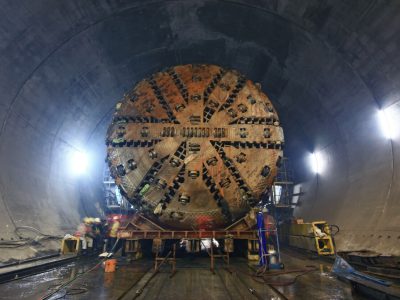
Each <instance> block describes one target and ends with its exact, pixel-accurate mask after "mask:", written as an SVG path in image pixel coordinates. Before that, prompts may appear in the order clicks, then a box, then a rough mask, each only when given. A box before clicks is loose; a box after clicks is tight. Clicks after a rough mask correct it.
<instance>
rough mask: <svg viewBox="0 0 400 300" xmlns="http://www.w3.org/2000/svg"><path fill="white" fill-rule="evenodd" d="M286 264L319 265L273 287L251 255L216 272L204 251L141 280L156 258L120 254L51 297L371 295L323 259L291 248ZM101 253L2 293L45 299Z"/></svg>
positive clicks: (2, 287) (292, 267)
mask: <svg viewBox="0 0 400 300" xmlns="http://www.w3.org/2000/svg"><path fill="white" fill-rule="evenodd" d="M282 260H283V262H284V263H285V270H286V271H290V270H296V269H303V268H305V267H306V266H315V267H316V268H315V270H314V271H311V272H308V273H306V274H304V275H302V276H299V277H297V278H296V280H295V282H294V283H293V284H291V285H288V286H274V287H271V286H269V285H267V284H266V283H260V282H258V280H255V279H257V278H254V277H252V276H251V274H252V271H251V269H250V268H249V267H248V261H247V260H246V259H244V258H232V259H231V263H230V267H229V270H230V271H233V273H230V272H228V271H227V269H225V267H224V264H222V263H221V262H219V263H218V264H217V265H216V270H215V274H214V275H213V274H212V273H211V271H210V269H209V266H210V265H209V262H210V261H209V259H208V258H204V257H196V258H189V257H185V258H181V259H178V261H177V272H176V274H175V275H174V276H172V277H170V275H171V273H170V269H169V266H163V267H162V268H161V271H160V272H159V273H158V274H157V275H156V276H154V277H153V279H152V280H151V281H149V282H148V284H147V285H146V286H143V284H142V282H143V280H144V278H146V276H148V274H150V272H151V270H152V266H153V261H152V260H149V259H141V260H137V261H132V262H128V261H126V260H125V259H124V258H118V265H117V270H116V272H114V273H105V272H104V269H103V268H101V267H97V268H95V269H93V270H92V271H90V272H88V273H86V274H84V275H83V276H80V277H79V278H77V279H76V280H74V281H73V283H71V284H70V285H69V286H68V287H67V288H63V289H61V290H60V291H59V292H57V293H55V294H54V295H52V296H51V297H50V298H48V299H52V300H55V299H119V298H120V297H121V296H122V295H123V294H125V293H126V292H127V291H128V290H131V291H133V292H134V294H135V292H136V291H137V290H138V289H140V288H143V290H142V292H141V294H140V295H136V296H137V298H136V299H207V300H209V299H275V300H277V299H367V298H363V297H362V296H360V295H353V294H352V291H351V288H350V285H349V284H347V283H345V282H342V281H339V280H338V279H336V278H335V277H334V276H332V275H331V274H330V269H331V264H330V263H329V262H327V261H325V260H321V259H310V258H307V257H306V256H302V255H297V254H296V255H294V254H293V253H291V252H285V253H283V254H282ZM98 262H99V261H98V259H86V260H79V261H75V262H72V263H69V264H68V265H64V266H62V267H59V268H57V269H54V270H50V271H47V272H45V273H41V274H38V275H33V276H29V277H26V278H22V279H19V280H15V281H12V282H9V283H4V284H1V285H0V295H1V297H0V298H1V299H9V300H11V299H43V298H44V297H45V296H46V295H49V294H50V293H51V292H52V291H54V289H55V288H57V287H59V286H60V285H61V284H62V283H65V282H67V281H68V280H70V279H72V278H74V277H75V276H77V275H79V274H82V273H83V272H85V271H88V270H90V269H91V268H93V267H94V266H95V265H96V264H97V263H98ZM297 274H299V273H296V274H287V275H282V276H280V277H279V278H277V277H272V278H271V280H274V281H278V280H279V282H287V281H292V280H293V279H294V276H295V275H297Z"/></svg>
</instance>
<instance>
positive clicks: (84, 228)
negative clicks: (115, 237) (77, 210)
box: [75, 217, 93, 254]
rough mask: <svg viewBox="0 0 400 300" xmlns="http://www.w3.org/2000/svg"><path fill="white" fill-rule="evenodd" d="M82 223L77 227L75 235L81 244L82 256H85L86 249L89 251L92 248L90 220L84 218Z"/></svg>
mask: <svg viewBox="0 0 400 300" xmlns="http://www.w3.org/2000/svg"><path fill="white" fill-rule="evenodd" d="M82 221H83V222H82V223H80V224H79V225H78V230H77V231H76V233H75V235H76V236H77V237H79V239H80V241H81V243H82V254H86V253H87V251H88V248H90V249H91V248H92V247H93V236H92V228H91V218H88V217H85V218H83V220H82Z"/></svg>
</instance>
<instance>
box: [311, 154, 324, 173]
mask: <svg viewBox="0 0 400 300" xmlns="http://www.w3.org/2000/svg"><path fill="white" fill-rule="evenodd" d="M309 160H310V166H311V170H312V171H313V172H314V173H315V174H321V173H322V171H323V170H324V166H325V163H324V158H323V155H322V154H321V152H318V151H315V152H313V153H311V154H310V157H309Z"/></svg>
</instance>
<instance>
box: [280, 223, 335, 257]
mask: <svg viewBox="0 0 400 300" xmlns="http://www.w3.org/2000/svg"><path fill="white" fill-rule="evenodd" d="M281 234H282V235H283V238H284V240H286V242H288V244H289V246H292V247H297V248H301V249H306V250H310V251H315V252H317V253H318V255H333V254H334V253H335V250H334V246H333V241H332V236H331V232H330V229H329V225H328V223H327V222H326V221H316V222H311V223H303V222H302V220H298V221H297V223H295V224H286V225H285V226H283V228H282V231H281Z"/></svg>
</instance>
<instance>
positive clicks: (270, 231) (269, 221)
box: [262, 207, 276, 239]
mask: <svg viewBox="0 0 400 300" xmlns="http://www.w3.org/2000/svg"><path fill="white" fill-rule="evenodd" d="M262 212H263V216H264V227H265V236H266V237H267V239H268V238H269V237H270V236H271V235H275V234H276V222H275V218H274V217H273V216H272V215H271V214H269V212H268V208H266V207H264V208H263V209H262Z"/></svg>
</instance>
